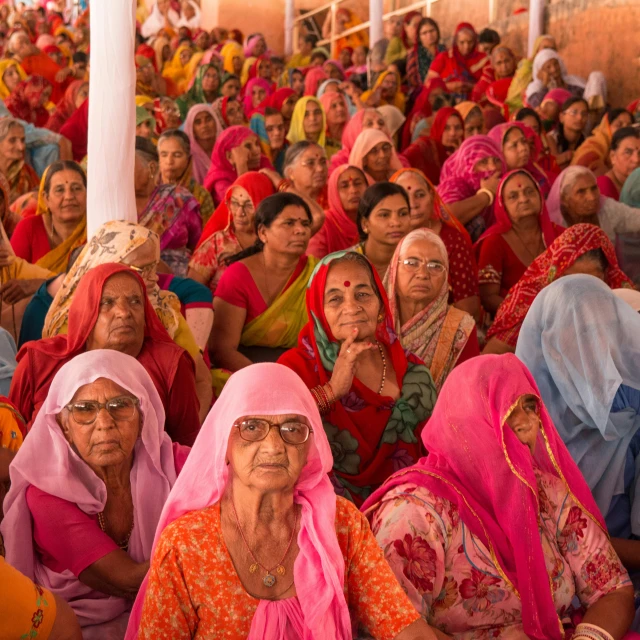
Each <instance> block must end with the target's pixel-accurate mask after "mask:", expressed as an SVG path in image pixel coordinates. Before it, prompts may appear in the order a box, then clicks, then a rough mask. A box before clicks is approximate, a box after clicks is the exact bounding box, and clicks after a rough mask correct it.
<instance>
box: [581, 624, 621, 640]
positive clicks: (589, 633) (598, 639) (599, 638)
mask: <svg viewBox="0 0 640 640" xmlns="http://www.w3.org/2000/svg"><path fill="white" fill-rule="evenodd" d="M573 638H574V640H613V636H612V635H611V634H610V633H609V632H607V631H605V630H604V629H603V628H602V627H598V626H596V625H595V624H589V623H587V622H581V623H580V624H579V625H578V626H577V627H576V630H575V631H574V634H573Z"/></svg>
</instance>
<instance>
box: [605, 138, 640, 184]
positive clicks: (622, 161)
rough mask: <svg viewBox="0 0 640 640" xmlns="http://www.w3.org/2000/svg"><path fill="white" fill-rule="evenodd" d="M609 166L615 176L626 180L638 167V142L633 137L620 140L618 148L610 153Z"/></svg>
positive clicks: (639, 141)
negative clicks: (617, 175)
mask: <svg viewBox="0 0 640 640" xmlns="http://www.w3.org/2000/svg"><path fill="white" fill-rule="evenodd" d="M611 164H612V166H613V169H614V170H615V172H616V173H617V174H619V175H621V176H623V177H624V178H628V177H629V176H630V175H631V173H632V172H633V171H634V170H635V169H637V168H638V167H640V140H639V139H638V138H634V137H629V138H625V139H624V140H622V142H621V143H620V144H619V145H618V148H617V149H616V150H615V151H612V152H611Z"/></svg>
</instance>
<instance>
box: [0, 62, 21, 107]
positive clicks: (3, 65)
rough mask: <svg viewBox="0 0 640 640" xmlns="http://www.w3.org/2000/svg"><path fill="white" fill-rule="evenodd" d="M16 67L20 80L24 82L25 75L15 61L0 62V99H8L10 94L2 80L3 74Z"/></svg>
mask: <svg viewBox="0 0 640 640" xmlns="http://www.w3.org/2000/svg"><path fill="white" fill-rule="evenodd" d="M14 66H15V67H16V68H17V69H18V73H19V74H20V80H26V79H27V74H26V73H25V72H24V69H23V68H22V67H21V66H20V65H19V64H18V62H17V60H0V98H2V100H4V99H5V98H8V97H9V95H10V94H11V91H9V87H7V85H6V84H5V83H4V80H3V79H2V78H3V76H4V72H5V71H6V70H7V69H9V68H10V67H14Z"/></svg>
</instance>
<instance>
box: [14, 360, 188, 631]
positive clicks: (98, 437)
mask: <svg viewBox="0 0 640 640" xmlns="http://www.w3.org/2000/svg"><path fill="white" fill-rule="evenodd" d="M103 409H104V411H102V410H103ZM164 416H165V414H164V409H163V406H162V402H161V400H160V396H159V395H158V392H157V391H156V388H155V386H154V384H153V382H152V380H151V378H150V377H149V374H148V373H147V372H146V371H145V369H144V367H143V366H142V365H141V364H140V363H138V362H136V360H135V358H132V357H131V356H129V355H125V354H124V353H118V352H116V351H93V352H92V351H90V352H88V353H83V354H80V355H78V356H76V357H75V358H73V360H71V361H70V362H68V363H67V364H66V365H64V366H63V367H62V368H61V369H60V370H59V371H58V372H57V374H56V375H55V377H54V378H53V380H52V382H51V387H50V390H49V393H48V396H47V399H46V402H45V403H44V406H43V407H42V410H41V411H40V413H39V415H38V418H37V419H36V421H35V423H34V424H33V427H32V428H31V431H30V433H29V437H28V438H27V439H26V440H25V442H24V444H23V445H22V447H21V448H20V451H18V453H17V454H16V456H15V458H14V459H13V462H12V463H11V469H12V473H11V475H12V483H11V489H10V491H9V493H8V495H7V497H6V499H5V502H4V508H5V518H4V521H3V523H2V533H3V536H4V542H5V546H6V558H7V561H8V562H9V563H11V565H12V566H14V567H15V568H16V569H18V570H19V571H21V572H22V573H24V574H25V575H26V576H27V577H28V578H31V579H34V578H37V579H38V580H39V582H40V584H41V585H42V586H43V587H44V588H46V589H50V590H51V591H52V592H53V593H57V594H58V595H59V596H61V597H63V598H64V599H65V600H66V601H67V602H68V603H69V604H70V605H71V608H72V609H73V610H74V611H75V613H76V615H77V617H78V621H79V623H80V626H81V627H83V628H85V631H84V637H85V638H100V637H122V634H123V633H124V630H125V628H126V623H127V619H128V617H129V614H128V611H129V609H130V606H131V602H130V601H131V600H132V599H134V598H135V596H136V594H137V593H138V589H139V588H140V585H141V584H142V581H143V579H144V577H145V575H146V573H147V570H148V568H149V560H150V558H151V543H152V540H153V535H152V532H153V530H154V529H155V527H156V526H157V523H158V520H159V518H160V513H161V511H162V508H163V506H164V503H165V501H166V499H167V497H168V496H169V492H170V491H171V487H173V485H174V483H175V481H176V477H177V475H178V473H179V472H180V469H181V468H182V466H183V465H184V462H185V460H186V458H187V455H188V453H189V449H188V448H187V447H182V446H181V445H178V444H174V443H172V442H171V439H170V438H169V436H168V435H167V433H166V432H165V430H164ZM43 451H50V452H57V455H50V456H46V459H42V452H43ZM134 451H135V454H134ZM36 460H39V462H37V463H36ZM60 477H64V478H65V482H63V483H60V482H58V481H57V479H58V478H60ZM71 530H73V531H74V535H60V532H61V531H71ZM102 625H104V626H102ZM118 631H119V632H120V634H121V635H120V636H117V632H118ZM109 632H110V633H111V634H113V635H111V636H110V635H109Z"/></svg>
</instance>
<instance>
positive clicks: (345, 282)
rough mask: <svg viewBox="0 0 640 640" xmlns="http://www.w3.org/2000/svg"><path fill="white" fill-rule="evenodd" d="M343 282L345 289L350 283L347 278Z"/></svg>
mask: <svg viewBox="0 0 640 640" xmlns="http://www.w3.org/2000/svg"><path fill="white" fill-rule="evenodd" d="M343 284H344V286H345V287H346V288H347V289H348V288H349V287H350V286H351V283H350V282H349V281H348V280H345V281H344V283H343Z"/></svg>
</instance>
